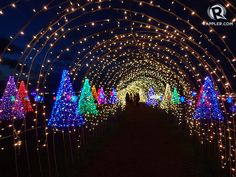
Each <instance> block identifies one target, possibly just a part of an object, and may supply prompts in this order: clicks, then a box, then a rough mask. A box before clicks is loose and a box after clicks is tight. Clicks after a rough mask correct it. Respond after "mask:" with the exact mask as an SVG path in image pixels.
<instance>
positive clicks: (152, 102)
mask: <svg viewBox="0 0 236 177" xmlns="http://www.w3.org/2000/svg"><path fill="white" fill-rule="evenodd" d="M146 104H147V105H148V106H158V102H157V99H156V98H155V92H154V90H153V88H152V87H150V89H149V91H148V100H147V102H146Z"/></svg>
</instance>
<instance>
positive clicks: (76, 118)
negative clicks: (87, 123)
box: [48, 70, 83, 128]
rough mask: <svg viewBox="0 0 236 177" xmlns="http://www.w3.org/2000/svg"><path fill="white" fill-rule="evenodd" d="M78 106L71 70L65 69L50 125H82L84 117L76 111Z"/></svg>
mask: <svg viewBox="0 0 236 177" xmlns="http://www.w3.org/2000/svg"><path fill="white" fill-rule="evenodd" d="M77 107H78V100H77V97H76V96H75V93H74V90H73V87H72V84H71V80H70V77H69V72H68V71H67V70H63V73H62V78H61V82H60V86H59V88H58V91H57V95H56V100H55V103H54V106H53V109H52V114H51V117H50V119H49V121H48V126H52V127H57V128H59V127H70V126H73V127H75V126H80V125H82V124H83V118H82V116H81V115H80V114H79V113H78V112H77V111H76V110H77Z"/></svg>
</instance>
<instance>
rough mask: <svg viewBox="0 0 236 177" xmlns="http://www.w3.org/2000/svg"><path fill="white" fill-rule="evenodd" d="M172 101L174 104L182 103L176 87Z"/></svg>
mask: <svg viewBox="0 0 236 177" xmlns="http://www.w3.org/2000/svg"><path fill="white" fill-rule="evenodd" d="M171 102H172V104H173V105H178V104H179V103H180V98H179V93H178V91H177V88H176V87H174V90H173V92H172V97H171Z"/></svg>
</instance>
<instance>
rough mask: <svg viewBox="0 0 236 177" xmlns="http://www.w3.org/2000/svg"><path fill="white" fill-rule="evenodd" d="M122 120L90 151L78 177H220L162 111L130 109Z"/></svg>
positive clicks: (143, 108)
mask: <svg viewBox="0 0 236 177" xmlns="http://www.w3.org/2000/svg"><path fill="white" fill-rule="evenodd" d="M119 119H121V121H120V122H119V123H120V125H119V127H118V128H115V129H116V130H114V131H113V132H112V133H111V134H110V135H108V136H106V137H104V138H103V139H101V141H100V142H98V143H96V144H95V145H94V146H93V147H91V148H90V150H87V154H90V156H88V157H86V155H85V157H84V158H86V161H84V162H83V161H81V162H80V163H84V164H82V167H83V168H81V169H80V170H79V174H78V177H217V176H218V174H217V170H216V169H217V168H216V167H214V166H213V165H209V164H207V161H206V160H205V159H204V157H203V154H201V153H200V151H199V150H197V149H198V148H196V146H194V145H193V141H191V139H190V138H188V136H185V135H184V133H183V132H182V131H181V130H180V129H178V128H177V126H176V125H175V124H174V123H173V122H174V121H171V120H170V118H168V117H167V116H166V115H165V114H163V113H162V112H161V111H157V110H153V109H150V108H147V107H145V106H144V105H140V106H139V108H137V107H135V106H130V107H129V108H128V110H127V111H126V112H125V113H123V114H122V115H121V116H120V117H119ZM90 151H91V152H90ZM91 154H92V155H91Z"/></svg>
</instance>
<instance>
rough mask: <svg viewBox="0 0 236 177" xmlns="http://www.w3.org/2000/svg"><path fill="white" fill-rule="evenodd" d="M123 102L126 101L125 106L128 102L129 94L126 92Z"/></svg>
mask: <svg viewBox="0 0 236 177" xmlns="http://www.w3.org/2000/svg"><path fill="white" fill-rule="evenodd" d="M125 101H126V104H128V103H129V102H130V97H129V93H128V92H127V93H126V96H125Z"/></svg>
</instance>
